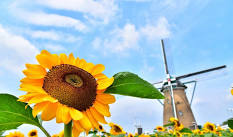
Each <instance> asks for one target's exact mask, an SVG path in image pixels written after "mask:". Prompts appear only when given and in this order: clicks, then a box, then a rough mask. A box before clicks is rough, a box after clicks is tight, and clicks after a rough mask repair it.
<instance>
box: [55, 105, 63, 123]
mask: <svg viewBox="0 0 233 137" xmlns="http://www.w3.org/2000/svg"><path fill="white" fill-rule="evenodd" d="M62 108H63V107H62V104H58V106H57V111H56V122H57V123H62V114H63V109H62Z"/></svg>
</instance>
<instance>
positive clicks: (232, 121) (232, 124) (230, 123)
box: [228, 119, 233, 129]
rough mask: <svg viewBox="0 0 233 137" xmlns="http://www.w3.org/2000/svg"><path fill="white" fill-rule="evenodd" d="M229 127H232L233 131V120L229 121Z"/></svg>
mask: <svg viewBox="0 0 233 137" xmlns="http://www.w3.org/2000/svg"><path fill="white" fill-rule="evenodd" d="M228 127H230V128H231V129H233V119H229V120H228Z"/></svg>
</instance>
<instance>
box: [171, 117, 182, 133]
mask: <svg viewBox="0 0 233 137" xmlns="http://www.w3.org/2000/svg"><path fill="white" fill-rule="evenodd" d="M169 121H170V122H172V123H174V128H175V130H178V131H180V130H182V129H183V128H184V125H183V124H181V123H180V121H179V120H178V119H177V118H174V117H171V118H170V119H169Z"/></svg>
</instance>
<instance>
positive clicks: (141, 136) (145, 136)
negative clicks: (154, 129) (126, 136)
mask: <svg viewBox="0 0 233 137" xmlns="http://www.w3.org/2000/svg"><path fill="white" fill-rule="evenodd" d="M139 137H150V135H145V134H141V135H139Z"/></svg>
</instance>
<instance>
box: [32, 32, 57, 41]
mask: <svg viewBox="0 0 233 137" xmlns="http://www.w3.org/2000/svg"><path fill="white" fill-rule="evenodd" d="M29 33H30V34H31V37H33V38H39V39H50V40H59V38H60V37H59V35H58V34H57V33H55V32H53V31H31V32H29Z"/></svg>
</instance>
